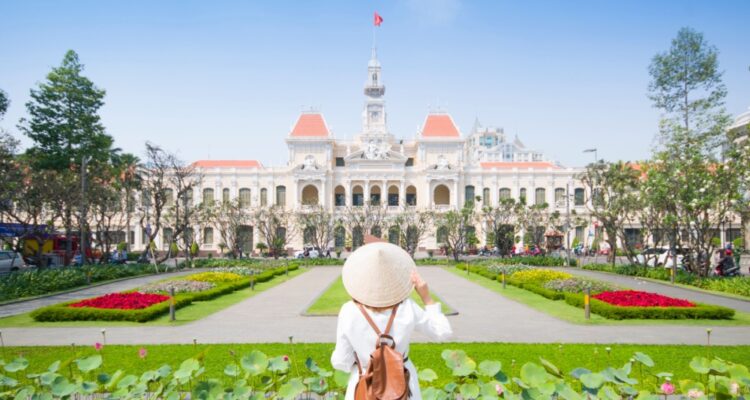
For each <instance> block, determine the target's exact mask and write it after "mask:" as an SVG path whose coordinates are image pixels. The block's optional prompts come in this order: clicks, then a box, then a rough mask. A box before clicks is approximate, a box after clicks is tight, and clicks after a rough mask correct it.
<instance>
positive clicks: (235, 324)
mask: <svg viewBox="0 0 750 400" xmlns="http://www.w3.org/2000/svg"><path fill="white" fill-rule="evenodd" d="M420 271H421V273H422V275H423V276H424V278H425V280H426V281H427V282H428V283H429V284H430V286H431V287H432V288H433V289H434V291H435V292H436V293H438V294H439V295H440V296H441V297H442V298H443V299H444V300H445V301H446V302H448V303H450V305H451V306H452V307H454V308H456V309H457V310H459V315H457V316H455V317H449V320H450V321H451V324H452V325H453V329H454V337H453V339H452V340H451V341H456V342H526V343H545V342H546V343H648V344H703V343H705V340H706V327H694V326H664V325H659V326H585V325H575V324H570V323H568V322H565V321H561V320H558V319H556V318H553V317H551V316H549V315H547V314H544V313H542V312H539V311H536V310H534V309H531V308H529V307H527V306H525V305H523V304H520V303H517V302H515V301H512V300H509V299H507V298H505V297H503V296H501V295H499V294H497V293H495V292H493V291H491V290H489V289H486V288H484V287H481V286H479V285H477V284H475V283H473V282H470V281H468V280H466V279H463V278H461V277H459V276H456V275H454V274H453V273H451V272H448V271H446V270H444V269H441V268H438V267H420ZM339 272H340V267H319V268H313V269H312V270H311V271H308V272H305V273H304V274H302V275H301V276H299V277H296V278H294V279H291V280H289V281H287V282H284V283H281V284H279V285H278V286H275V287H273V288H271V289H268V290H266V291H264V292H262V293H259V294H258V295H256V296H254V297H252V298H249V299H247V300H244V301H242V302H240V303H237V304H235V305H233V306H231V307H229V308H226V309H224V310H222V311H220V312H217V313H215V314H213V315H212V316H209V317H207V318H204V319H202V320H200V321H196V322H193V323H190V324H186V325H181V326H175V327H169V326H155V327H153V326H148V327H117V328H114V327H113V328H107V343H110V344H114V343H117V344H160V343H191V342H192V340H193V339H196V340H198V341H199V342H201V343H252V342H287V341H288V340H289V336H293V337H294V340H295V341H296V342H333V341H334V340H335V331H336V318H335V317H305V316H302V315H301V313H302V311H304V310H305V309H306V308H307V307H308V306H309V305H310V304H311V303H312V301H313V300H314V299H315V298H316V297H318V296H319V295H320V294H321V293H322V292H323V291H324V290H325V289H326V288H327V287H328V285H330V284H331V282H333V280H334V279H338V276H339ZM178 313H179V311H178ZM178 315H179V314H178ZM2 333H3V338H4V340H5V344H6V345H12V346H16V345H69V344H70V343H72V342H75V343H78V344H87V343H94V342H97V341H101V332H100V328H97V327H87V328H5V329H3V332H2ZM415 341H426V338H425V337H423V336H421V335H417V336H416V337H415ZM712 343H715V344H750V328H748V327H715V328H713V334H712Z"/></svg>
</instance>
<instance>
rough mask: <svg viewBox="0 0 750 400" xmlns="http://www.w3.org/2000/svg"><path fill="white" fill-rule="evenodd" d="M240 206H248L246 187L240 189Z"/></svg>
mask: <svg viewBox="0 0 750 400" xmlns="http://www.w3.org/2000/svg"><path fill="white" fill-rule="evenodd" d="M240 207H242V208H249V207H250V189H248V188H241V189H240Z"/></svg>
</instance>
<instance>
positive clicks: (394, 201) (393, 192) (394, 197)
mask: <svg viewBox="0 0 750 400" xmlns="http://www.w3.org/2000/svg"><path fill="white" fill-rule="evenodd" d="M388 205H389V206H391V207H395V206H398V187H396V185H391V186H390V187H389V188H388Z"/></svg>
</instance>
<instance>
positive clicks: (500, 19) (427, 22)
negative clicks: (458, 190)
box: [0, 0, 750, 166]
mask: <svg viewBox="0 0 750 400" xmlns="http://www.w3.org/2000/svg"><path fill="white" fill-rule="evenodd" d="M374 11H377V12H378V13H379V14H380V15H382V16H383V18H384V22H383V24H382V26H381V27H380V28H377V32H376V35H377V48H378V56H379V59H380V61H381V64H382V66H383V74H382V80H383V82H384V83H385V85H386V96H385V99H386V111H387V113H388V126H389V129H390V131H391V133H393V134H394V135H395V136H396V137H397V138H403V139H413V138H414V137H415V135H416V133H417V129H418V127H419V126H420V125H421V124H423V123H424V119H425V117H426V115H427V113H428V112H430V111H431V110H443V111H447V112H449V113H450V114H451V115H452V116H453V118H454V120H455V121H456V123H457V124H458V126H459V128H460V130H461V131H462V133H463V134H464V135H467V134H469V133H470V131H471V128H472V126H473V124H474V121H475V119H476V118H478V119H479V120H480V122H481V123H482V125H485V126H498V127H502V128H504V130H505V133H506V134H508V135H510V136H511V137H512V136H514V135H518V137H519V138H520V139H521V140H522V141H523V142H524V143H525V144H526V146H527V147H530V148H534V149H537V150H539V151H542V152H544V153H545V154H546V155H547V156H548V157H549V158H551V159H553V160H557V161H559V162H561V163H562V164H563V165H566V166H582V165H585V164H586V163H588V162H590V161H591V160H592V158H593V155H591V154H584V153H582V150H583V149H586V148H597V149H598V155H599V157H600V158H604V159H607V160H616V159H622V160H639V159H644V158H646V157H648V156H649V154H650V152H651V149H652V147H653V144H654V137H655V135H656V133H657V130H658V120H659V113H658V111H657V110H655V109H654V108H653V107H652V104H651V101H650V100H649V99H648V97H647V92H648V91H647V88H648V83H649V80H650V77H649V75H648V65H649V63H650V61H651V59H652V57H653V56H654V55H655V54H657V53H659V52H662V51H666V50H667V49H668V48H669V45H670V41H671V39H672V38H673V37H674V36H675V35H676V33H677V31H678V30H679V29H680V28H681V27H684V26H689V27H692V28H694V29H696V30H698V31H700V32H703V33H704V35H705V38H706V40H707V41H708V42H709V43H711V44H712V45H714V46H716V47H717V48H718V50H719V63H720V67H721V69H722V70H723V71H724V75H723V79H724V82H725V84H726V86H727V89H728V93H729V94H728V96H727V98H726V109H727V111H728V112H729V113H730V114H732V115H737V114H739V113H741V112H744V111H746V110H747V109H748V106H750V71H748V66H750V1H747V0H738V1H730V0H722V1H708V0H706V1H693V0H674V1H667V0H660V1H635V0H633V1H621V2H615V1H514V2H509V1H464V0H401V1H375V0H357V1H287V0H277V1H265V2H259V1H258V2H247V1H168V0H164V1H145V0H140V1H120V2H114V1H86V0H76V1H69V0H55V1H35V0H33V1H32V0H23V1H21V0H19V1H11V0H0V89H3V90H5V91H6V92H7V93H8V94H9V97H10V99H11V101H12V104H11V108H10V110H9V111H8V114H7V115H6V116H5V119H4V120H2V121H0V127H2V128H4V129H5V130H7V131H10V132H11V133H13V134H15V135H16V136H18V137H20V138H21V139H22V143H23V144H24V145H25V146H28V145H29V143H30V142H29V141H28V139H26V138H23V137H22V134H21V133H20V132H19V130H18V129H17V127H16V125H17V123H18V120H19V119H20V118H22V117H24V116H25V115H26V111H25V107H24V104H25V103H26V102H27V101H28V100H29V91H30V89H31V88H33V87H35V86H36V85H38V84H39V82H42V81H43V80H44V78H45V76H46V74H47V73H48V72H49V71H50V69H51V68H53V67H55V66H57V65H59V64H60V62H61V61H62V57H63V55H64V54H65V52H66V50H68V49H73V50H75V51H76V52H78V54H79V56H80V60H81V62H82V63H83V64H85V67H86V69H85V71H84V74H85V75H86V76H88V77H89V78H90V79H92V80H93V81H94V83H95V84H96V85H97V86H98V87H100V88H103V89H105V90H106V92H107V95H106V98H105V102H106V104H105V106H104V107H102V109H101V117H102V122H103V123H104V125H105V127H106V129H107V132H108V133H109V134H110V135H112V136H113V137H114V138H115V144H116V146H117V147H120V148H122V149H123V150H124V151H127V152H132V153H135V154H136V155H142V154H143V149H144V143H145V142H146V141H151V142H153V143H156V144H159V145H161V146H162V147H163V148H165V149H167V150H170V151H172V152H174V153H176V154H178V155H179V156H180V157H181V158H182V159H183V160H185V161H193V160H197V159H209V158H210V159H257V160H259V161H261V162H262V163H263V164H264V165H283V164H285V163H286V162H287V151H286V144H285V142H284V138H285V137H286V136H287V135H288V134H289V132H290V130H291V128H292V126H293V124H294V122H295V121H296V118H297V117H298V115H299V114H300V112H302V111H303V110H309V109H311V108H312V109H316V110H319V111H321V112H323V114H324V116H325V118H326V121H327V123H328V125H329V127H330V128H331V129H332V131H333V133H334V136H335V137H336V138H340V139H350V138H353V137H354V135H356V134H357V133H358V132H359V130H360V128H361V111H362V107H363V104H364V95H363V92H362V90H363V86H364V82H365V79H366V68H367V61H368V59H369V57H370V48H371V46H372V43H373V26H372V18H373V12H374Z"/></svg>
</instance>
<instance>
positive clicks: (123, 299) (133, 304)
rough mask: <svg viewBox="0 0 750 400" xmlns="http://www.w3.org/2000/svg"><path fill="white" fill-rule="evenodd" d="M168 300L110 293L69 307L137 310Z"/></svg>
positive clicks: (139, 294) (156, 296)
mask: <svg viewBox="0 0 750 400" xmlns="http://www.w3.org/2000/svg"><path fill="white" fill-rule="evenodd" d="M166 300H169V296H164V295H162V294H149V293H140V292H130V293H110V294H105V295H104V296H99V297H94V298H93V299H86V300H83V301H79V302H78V303H73V304H71V305H69V307H92V308H113V309H118V310H139V309H141V308H146V307H149V306H152V305H154V304H156V303H161V302H162V301H166Z"/></svg>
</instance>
